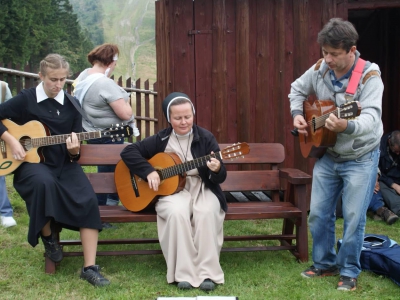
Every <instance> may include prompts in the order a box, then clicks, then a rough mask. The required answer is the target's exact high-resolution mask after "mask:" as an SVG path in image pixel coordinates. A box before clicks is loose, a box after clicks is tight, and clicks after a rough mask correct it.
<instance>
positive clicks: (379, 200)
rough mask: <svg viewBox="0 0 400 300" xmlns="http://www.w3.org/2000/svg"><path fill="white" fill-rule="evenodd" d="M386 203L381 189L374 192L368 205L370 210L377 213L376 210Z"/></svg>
mask: <svg viewBox="0 0 400 300" xmlns="http://www.w3.org/2000/svg"><path fill="white" fill-rule="evenodd" d="M384 205H385V202H383V197H382V193H381V191H378V192H377V193H376V194H375V193H374V194H373V195H372V198H371V202H370V203H369V206H368V210H371V211H373V212H374V213H376V211H377V210H378V209H379V208H381V207H382V206H384Z"/></svg>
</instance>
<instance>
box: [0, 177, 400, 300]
mask: <svg viewBox="0 0 400 300" xmlns="http://www.w3.org/2000/svg"><path fill="white" fill-rule="evenodd" d="M7 185H8V191H9V196H10V198H11V201H12V204H13V207H14V211H15V218H16V220H17V222H18V226H16V227H12V228H8V229H4V228H2V227H0V266H1V267H0V294H1V299H24V300H28V299H68V300H74V299H149V300H150V299H156V298H157V297H158V296H175V297H179V296H181V297H184V296H186V297H194V296H196V295H207V294H206V293H204V292H202V291H200V290H198V289H195V290H191V291H180V290H178V289H177V288H176V286H175V285H171V284H167V282H166V266H165V261H164V258H163V256H162V255H143V256H124V257H122V256H121V257H98V258H97V263H98V264H99V265H101V266H102V267H103V273H104V275H105V276H106V277H107V278H108V279H110V280H111V285H110V286H109V287H106V288H94V287H92V286H91V285H90V284H88V283H86V282H84V281H82V280H80V279H79V271H80V268H81V266H82V263H83V258H82V257H67V258H65V259H64V260H63V261H62V262H61V265H60V266H59V268H58V269H57V273H56V274H54V275H47V274H45V273H44V257H43V245H42V244H41V243H40V244H39V245H38V246H36V247H35V248H32V247H31V246H30V245H29V244H28V242H27V240H26V235H27V228H28V222H29V218H28V216H27V213H26V208H25V203H24V202H23V201H22V200H21V198H20V197H19V195H18V194H17V193H16V192H15V191H14V189H13V188H12V185H11V176H7ZM116 225H117V226H118V228H117V229H115V230H104V231H103V232H101V233H100V238H111V237H113V238H128V237H144V238H145V237H155V236H156V224H155V223H135V224H116ZM342 228H343V220H342V219H340V220H338V222H337V237H338V238H339V237H340V235H341V232H342ZM399 228H400V222H397V223H396V224H394V225H392V226H388V225H386V224H385V223H383V222H377V221H373V220H371V219H368V223H367V230H366V232H368V233H382V234H387V235H388V236H389V237H391V238H392V239H394V240H397V241H399V242H400V237H399ZM263 230H267V231H268V232H270V233H278V232H279V230H280V221H279V220H263V221H226V222H225V233H226V234H246V233H252V234H259V233H260V232H262V231H263ZM61 238H62V239H78V238H79V234H78V233H77V232H73V231H69V230H65V229H64V230H63V231H62V233H61ZM231 243H232V242H231ZM245 243H250V242H245ZM252 243H253V244H263V243H264V242H259V241H258V242H252ZM269 243H276V242H269ZM309 245H310V257H311V238H310V243H309ZM111 247H115V246H101V247H99V250H102V249H111ZM117 247H118V248H119V249H128V248H130V249H131V248H135V249H141V248H144V247H152V248H157V249H159V246H158V245H150V246H142V245H136V246H126V245H121V246H117ZM78 248H79V247H78ZM67 249H70V250H72V249H74V248H73V247H69V248H67ZM221 265H222V268H223V270H224V272H225V284H224V285H220V286H218V287H217V289H216V290H215V291H213V292H211V293H209V294H208V295H210V296H216V295H220V296H221V295H225V296H226V295H234V296H238V297H239V299H240V300H247V299H249V300H253V299H260V300H261V299H262V300H264V299H398V295H399V286H397V285H395V284H394V283H393V282H392V281H391V280H390V279H388V278H384V277H382V276H378V275H375V274H373V273H371V272H362V274H361V275H360V277H359V283H358V289H357V290H356V291H354V292H340V291H337V290H336V284H337V280H338V278H337V277H333V278H332V277H330V278H322V279H315V280H307V279H304V278H302V277H301V276H300V275H299V274H300V272H301V271H303V270H304V269H305V268H307V267H308V266H309V265H310V263H298V262H296V260H295V258H294V257H293V256H292V255H291V254H290V253H289V252H288V251H266V252H242V253H222V254H221Z"/></svg>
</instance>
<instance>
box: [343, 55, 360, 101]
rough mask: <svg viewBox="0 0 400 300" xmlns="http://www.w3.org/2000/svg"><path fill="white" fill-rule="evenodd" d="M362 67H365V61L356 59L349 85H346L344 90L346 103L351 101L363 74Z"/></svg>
mask: <svg viewBox="0 0 400 300" xmlns="http://www.w3.org/2000/svg"><path fill="white" fill-rule="evenodd" d="M364 66H365V60H363V59H362V58H358V60H357V64H356V66H355V67H354V70H353V72H351V77H350V80H349V84H348V85H347V89H346V92H345V95H344V97H345V99H346V100H347V101H353V97H354V94H355V92H356V90H357V87H358V84H359V82H360V78H361V75H362V73H363V70H364Z"/></svg>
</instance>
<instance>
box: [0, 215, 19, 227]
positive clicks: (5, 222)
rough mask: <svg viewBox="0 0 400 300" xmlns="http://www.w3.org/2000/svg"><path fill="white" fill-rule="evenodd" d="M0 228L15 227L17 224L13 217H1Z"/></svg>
mask: <svg viewBox="0 0 400 300" xmlns="http://www.w3.org/2000/svg"><path fill="white" fill-rule="evenodd" d="M0 218H1V226H3V227H5V228H8V227H12V226H15V225H17V222H16V221H15V220H14V218H13V217H3V216H1V217H0Z"/></svg>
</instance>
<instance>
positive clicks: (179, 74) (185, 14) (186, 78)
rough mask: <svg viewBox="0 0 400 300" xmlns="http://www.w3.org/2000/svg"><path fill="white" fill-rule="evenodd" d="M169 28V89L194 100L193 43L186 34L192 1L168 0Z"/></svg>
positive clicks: (190, 20) (189, 28)
mask: <svg viewBox="0 0 400 300" xmlns="http://www.w3.org/2000/svg"><path fill="white" fill-rule="evenodd" d="M169 6H170V15H169V16H170V18H171V21H170V22H171V28H170V35H171V40H172V41H173V42H172V43H171V44H170V47H171V55H172V64H171V65H170V68H171V72H172V76H171V83H170V84H171V91H170V92H183V93H186V94H187V95H188V96H189V98H190V99H193V100H194V101H195V98H196V95H195V78H194V76H193V74H194V73H195V65H194V45H193V43H190V39H191V37H190V36H189V35H188V32H189V31H190V30H194V29H195V28H193V26H194V23H193V1H189V0H175V1H169Z"/></svg>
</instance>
